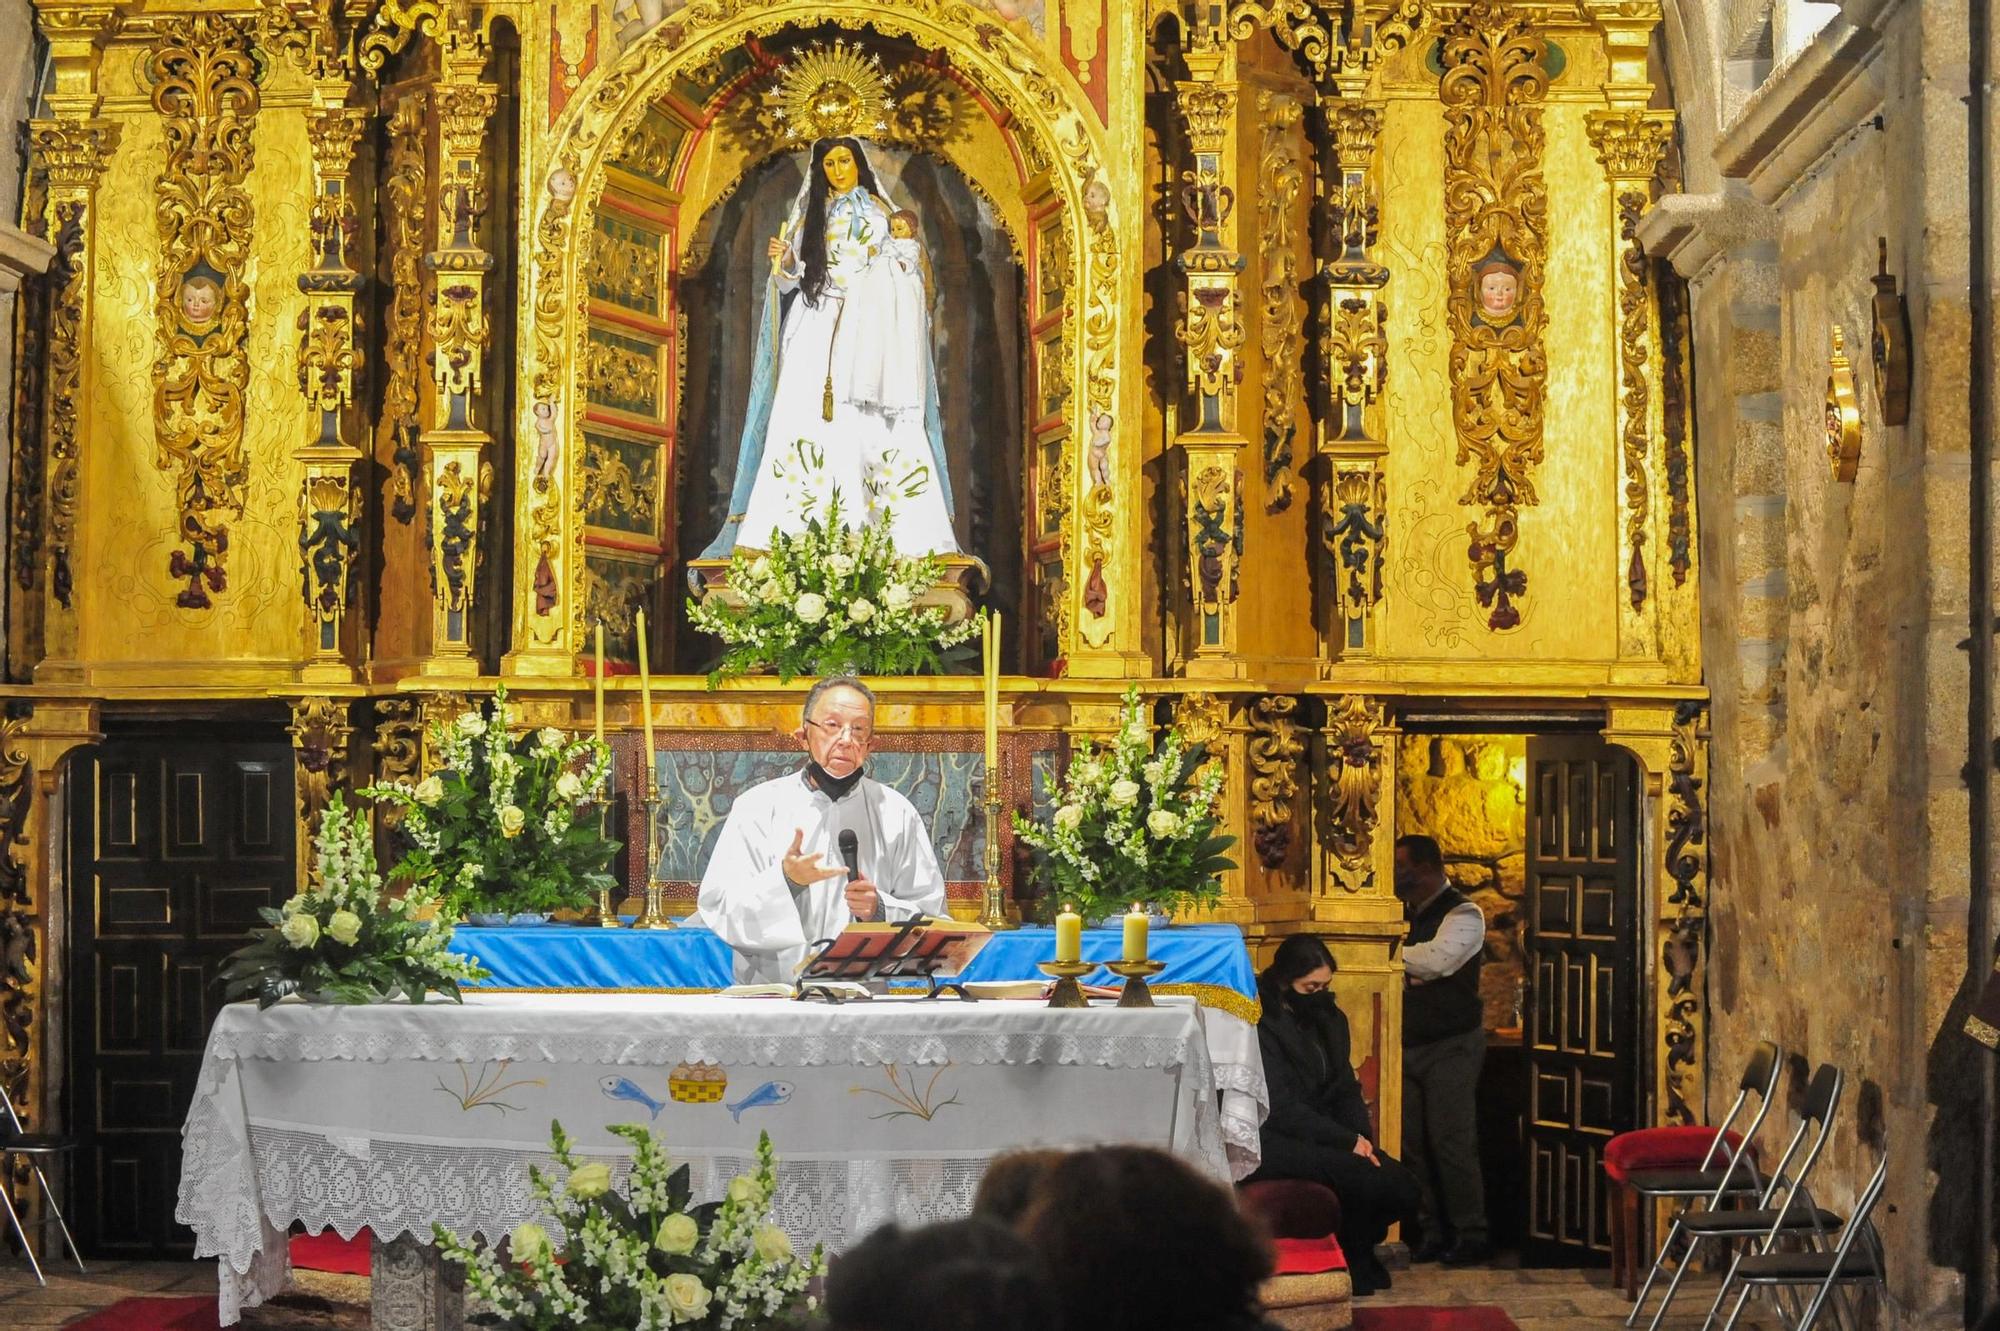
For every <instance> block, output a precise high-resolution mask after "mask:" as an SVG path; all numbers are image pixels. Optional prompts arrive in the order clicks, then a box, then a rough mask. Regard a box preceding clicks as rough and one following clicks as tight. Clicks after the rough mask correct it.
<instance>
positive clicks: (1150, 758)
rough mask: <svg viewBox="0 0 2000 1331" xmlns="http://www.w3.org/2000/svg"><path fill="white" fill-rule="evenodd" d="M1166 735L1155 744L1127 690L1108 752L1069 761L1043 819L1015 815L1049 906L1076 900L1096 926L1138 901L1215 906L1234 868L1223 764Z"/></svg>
mask: <svg viewBox="0 0 2000 1331" xmlns="http://www.w3.org/2000/svg"><path fill="white" fill-rule="evenodd" d="M1207 757H1208V755H1207V753H1206V751H1205V750H1204V749H1203V747H1202V746H1201V745H1199V744H1192V745H1191V744H1187V743H1185V742H1184V741H1183V740H1182V738H1181V735H1180V732H1179V731H1177V730H1173V729H1169V730H1168V731H1167V732H1166V734H1165V735H1163V736H1161V738H1160V740H1159V742H1158V744H1157V745H1155V743H1154V741H1153V735H1152V729H1151V727H1150V725H1149V724H1148V723H1147V719H1146V711H1145V708H1144V706H1143V705H1142V704H1141V703H1140V701H1139V691H1138V690H1137V689H1136V688H1132V689H1127V690H1126V693H1125V702H1124V707H1123V708H1122V710H1121V713H1120V717H1119V723H1118V734H1117V736H1116V737H1115V738H1114V740H1113V742H1112V745H1111V747H1110V748H1109V749H1108V750H1105V749H1099V748H1097V747H1096V746H1094V745H1089V744H1086V745H1084V746H1083V747H1082V748H1081V749H1080V750H1078V751H1077V752H1076V753H1075V754H1074V755H1072V756H1071V758H1070V761H1069V764H1068V766H1067V768H1066V769H1065V770H1064V773H1063V782H1062V787H1061V790H1060V792H1059V798H1058V800H1057V803H1056V806H1055V808H1054V809H1053V810H1051V811H1050V813H1049V815H1048V817H1047V819H1046V821H1037V820H1035V819H1032V818H1029V817H1027V816H1025V815H1023V814H1019V813H1017V814H1015V815H1014V832H1015V835H1017V836H1019V837H1020V838H1021V840H1023V841H1024V842H1026V843H1027V844H1028V845H1029V847H1031V848H1032V850H1033V851H1034V856H1035V864H1034V877H1035V878H1036V879H1037V881H1039V882H1040V884H1041V885H1042V887H1043V889H1044V899H1045V901H1047V902H1048V903H1049V904H1050V906H1051V907H1053V906H1054V905H1056V904H1059V903H1060V902H1063V901H1069V902H1074V903H1075V905H1076V907H1077V909H1078V910H1079V911H1080V912H1082V914H1083V916H1084V918H1085V919H1095V918H1098V917H1100V916H1103V915H1106V914H1109V913H1111V912H1114V911H1118V910H1122V909H1124V908H1126V907H1129V906H1131V905H1134V904H1136V903H1139V902H1150V903H1153V904H1155V905H1158V906H1161V907H1163V908H1166V909H1172V910H1184V909H1187V908H1189V907H1192V906H1199V905H1202V904H1205V903H1207V902H1210V901H1213V900H1215V899H1216V897H1218V896H1219V895H1220V894H1221V892H1222V882H1221V876H1222V874H1223V873H1225V872H1226V871H1228V870H1230V869H1233V868H1235V867H1236V865H1235V862H1234V861H1233V860H1231V859H1229V858H1228V856H1226V855H1225V854H1223V852H1224V851H1226V850H1228V849H1229V847H1230V846H1231V845H1233V844H1234V843H1235V841H1236V838H1235V837H1232V836H1228V835H1226V834H1222V833H1219V832H1217V831H1216V827H1217V820H1216V816H1215V802H1216V797H1217V796H1218V795H1219V794H1220V793H1221V791H1222V776H1223V773H1222V766H1221V764H1219V763H1211V762H1208V761H1207Z"/></svg>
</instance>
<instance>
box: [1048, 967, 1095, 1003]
mask: <svg viewBox="0 0 2000 1331" xmlns="http://www.w3.org/2000/svg"><path fill="white" fill-rule="evenodd" d="M1035 965H1036V966H1037V967H1039V968H1040V969H1041V972H1042V974H1044V975H1047V976H1049V977H1051V978H1052V979H1054V980H1055V982H1056V988H1055V992H1054V993H1052V994H1050V995H1049V1006H1050V1007H1089V1006H1090V1000H1089V999H1087V998H1085V997H1084V996H1083V988H1082V986H1081V985H1079V984H1077V980H1078V979H1079V978H1081V977H1082V976H1085V975H1088V974H1090V973H1091V972H1092V971H1094V970H1096V969H1097V963H1096V962H1094V961H1038V962H1036V963H1035Z"/></svg>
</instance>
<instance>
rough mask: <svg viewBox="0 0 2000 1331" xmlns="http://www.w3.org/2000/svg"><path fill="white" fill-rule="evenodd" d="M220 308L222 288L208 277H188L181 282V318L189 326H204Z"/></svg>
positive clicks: (209, 322) (211, 321) (211, 320)
mask: <svg viewBox="0 0 2000 1331" xmlns="http://www.w3.org/2000/svg"><path fill="white" fill-rule="evenodd" d="M221 310H222V288H221V287H220V286H218V285H216V282H215V279H214V278H210V277H190V278H188V279H187V280H186V281H184V282H182V283H181V319H182V320H183V321H184V322H185V323H186V324H187V325H188V327H190V328H206V327H207V326H208V325H209V324H211V323H213V322H214V321H215V316H216V315H217V314H218V313H220V312H221Z"/></svg>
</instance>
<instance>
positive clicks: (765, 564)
mask: <svg viewBox="0 0 2000 1331" xmlns="http://www.w3.org/2000/svg"><path fill="white" fill-rule="evenodd" d="M750 576H751V578H752V579H753V580H755V581H757V582H768V581H770V578H771V557H770V556H769V555H758V556H757V558H756V560H755V561H754V562H753V563H752V564H751V565H750Z"/></svg>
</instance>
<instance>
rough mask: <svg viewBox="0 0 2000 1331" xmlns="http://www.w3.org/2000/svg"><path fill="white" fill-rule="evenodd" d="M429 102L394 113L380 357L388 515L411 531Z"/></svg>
mask: <svg viewBox="0 0 2000 1331" xmlns="http://www.w3.org/2000/svg"><path fill="white" fill-rule="evenodd" d="M425 172H426V164H425V154H424V103H423V98H422V96H421V95H418V94H415V93H409V94H405V95H404V96H403V97H402V98H401V99H400V100H398V101H397V103H396V105H395V109H394V110H392V111H391V112H390V113H389V171H388V177H387V179H386V180H385V181H384V182H383V186H382V189H383V193H384V195H385V197H386V198H387V200H388V214H389V216H388V250H389V277H390V282H391V284H392V294H391V296H390V298H389V312H388V327H387V328H386V329H385V330H384V333H385V342H384V348H383V353H382V359H383V364H384V368H385V369H386V370H387V378H386V380H385V382H384V386H383V389H382V422H381V426H380V430H381V432H382V433H383V434H384V435H385V436H386V437H387V438H388V439H389V440H392V441H393V442H392V444H391V454H390V461H389V468H388V473H389V474H388V481H387V484H388V491H389V496H388V497H389V513H390V516H392V517H394V518H395V519H396V521H398V522H400V523H402V524H403V525H404V526H406V527H407V526H409V525H410V522H411V520H412V519H414V518H415V517H416V516H417V486H418V485H419V484H420V483H421V476H422V471H423V469H422V466H421V462H422V455H421V454H420V453H419V452H418V449H417V432H418V430H419V428H420V425H421V422H420V421H419V420H418V418H417V402H418V398H417V383H418V376H419V375H420V374H421V373H422V370H423V315H424V308H425V306H426V305H427V304H428V303H429V302H428V298H427V293H426V290H425V284H426V283H427V282H428V281H429V271H428V270H427V269H426V268H425V267H424V266H423V257H424V249H425V237H426V236H427V235H428V234H429V230H430V211H429V207H430V205H429V203H428V201H427V199H426V188H425Z"/></svg>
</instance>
